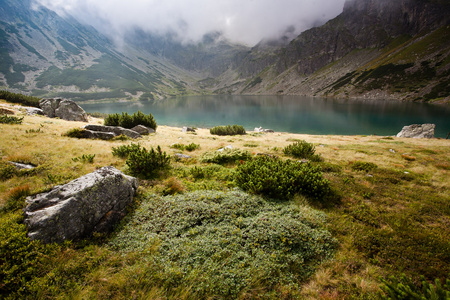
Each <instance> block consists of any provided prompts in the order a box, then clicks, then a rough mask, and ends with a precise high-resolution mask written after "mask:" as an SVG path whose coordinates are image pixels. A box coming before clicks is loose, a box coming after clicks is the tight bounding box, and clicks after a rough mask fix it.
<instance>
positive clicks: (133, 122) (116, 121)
mask: <svg viewBox="0 0 450 300" xmlns="http://www.w3.org/2000/svg"><path fill="white" fill-rule="evenodd" d="M104 124H105V125H106V126H121V127H124V128H128V129H131V128H133V127H135V126H137V125H143V126H146V127H150V128H153V129H155V130H156V127H157V125H156V121H155V119H154V118H153V115H152V114H148V115H146V114H144V113H142V112H141V111H138V112H136V113H134V114H133V115H131V116H130V115H129V114H128V113H127V112H123V113H122V114H117V113H116V114H110V115H108V116H107V117H106V118H105V119H104Z"/></svg>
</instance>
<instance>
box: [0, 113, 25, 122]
mask: <svg viewBox="0 0 450 300" xmlns="http://www.w3.org/2000/svg"><path fill="white" fill-rule="evenodd" d="M22 121H23V117H22V118H18V117H14V116H8V115H0V123H1V124H22Z"/></svg>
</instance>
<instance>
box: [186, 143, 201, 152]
mask: <svg viewBox="0 0 450 300" xmlns="http://www.w3.org/2000/svg"><path fill="white" fill-rule="evenodd" d="M199 148H200V145H199V144H194V143H190V144H189V145H187V146H186V147H184V149H186V151H189V152H192V151H194V150H197V149H199Z"/></svg>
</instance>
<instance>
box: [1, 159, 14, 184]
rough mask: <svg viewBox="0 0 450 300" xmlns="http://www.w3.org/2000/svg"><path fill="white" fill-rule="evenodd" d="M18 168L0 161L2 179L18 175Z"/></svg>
mask: <svg viewBox="0 0 450 300" xmlns="http://www.w3.org/2000/svg"><path fill="white" fill-rule="evenodd" d="M16 173H17V170H16V167H14V166H13V165H12V164H10V163H7V162H4V161H0V180H8V179H10V178H12V177H13V176H14V175H16Z"/></svg>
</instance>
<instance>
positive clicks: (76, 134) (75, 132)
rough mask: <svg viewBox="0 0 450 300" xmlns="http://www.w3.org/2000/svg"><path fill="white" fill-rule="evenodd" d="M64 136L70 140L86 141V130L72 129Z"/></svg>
mask: <svg viewBox="0 0 450 300" xmlns="http://www.w3.org/2000/svg"><path fill="white" fill-rule="evenodd" d="M63 136H67V137H70V138H77V139H84V138H85V136H86V135H85V130H84V129H81V128H74V129H70V130H69V131H67V132H66V133H64V134H63Z"/></svg>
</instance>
